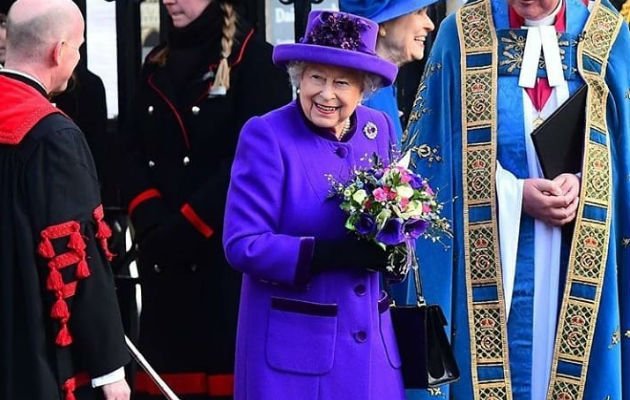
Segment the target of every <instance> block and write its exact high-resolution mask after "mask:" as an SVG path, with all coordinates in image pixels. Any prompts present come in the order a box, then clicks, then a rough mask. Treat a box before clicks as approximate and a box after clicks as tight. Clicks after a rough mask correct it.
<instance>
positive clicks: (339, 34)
mask: <svg viewBox="0 0 630 400" xmlns="http://www.w3.org/2000/svg"><path fill="white" fill-rule="evenodd" d="M319 19H320V21H321V23H320V24H319V25H317V26H315V27H314V28H313V29H312V30H311V33H309V34H308V36H307V37H306V38H304V39H303V40H302V42H303V43H306V44H315V45H318V46H328V47H336V48H339V49H344V50H358V49H359V48H362V47H365V46H364V45H363V42H362V41H361V32H363V31H365V30H366V29H368V28H369V25H368V24H367V23H366V22H364V21H361V20H360V19H357V18H351V17H349V16H347V15H342V14H335V13H331V12H323V13H322V14H321V15H320V17H319Z"/></svg>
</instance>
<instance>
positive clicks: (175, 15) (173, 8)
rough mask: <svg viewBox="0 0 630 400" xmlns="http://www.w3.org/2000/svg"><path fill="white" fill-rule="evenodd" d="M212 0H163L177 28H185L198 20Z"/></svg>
mask: <svg viewBox="0 0 630 400" xmlns="http://www.w3.org/2000/svg"><path fill="white" fill-rule="evenodd" d="M210 1H211V0H162V3H164V6H165V7H166V11H168V15H170V16H171V19H172V20H173V26H174V27H175V28H183V27H185V26H187V25H188V24H190V23H191V22H193V21H194V20H195V19H197V17H198V16H200V15H201V13H202V12H203V10H205V9H206V7H207V6H208V4H210Z"/></svg>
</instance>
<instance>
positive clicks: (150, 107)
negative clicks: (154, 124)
mask: <svg viewBox="0 0 630 400" xmlns="http://www.w3.org/2000/svg"><path fill="white" fill-rule="evenodd" d="M147 112H148V113H149V115H153V106H149V107H147Z"/></svg>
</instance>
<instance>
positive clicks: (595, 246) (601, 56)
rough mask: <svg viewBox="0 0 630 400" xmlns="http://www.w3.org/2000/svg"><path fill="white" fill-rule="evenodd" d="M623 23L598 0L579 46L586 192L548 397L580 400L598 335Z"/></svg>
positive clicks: (604, 267) (574, 234)
mask: <svg viewBox="0 0 630 400" xmlns="http://www.w3.org/2000/svg"><path fill="white" fill-rule="evenodd" d="M621 24H622V19H621V18H620V17H619V16H617V15H616V14H615V13H614V12H612V11H611V10H609V9H607V8H606V7H605V6H602V5H601V1H600V0H597V1H596V2H595V4H594V7H593V9H592V11H591V14H590V16H589V19H588V20H587V22H586V26H585V28H584V32H585V36H584V40H583V41H581V42H580V43H579V44H578V49H577V64H578V65H577V66H578V72H579V74H580V76H582V78H583V79H584V81H585V82H586V84H587V85H588V94H587V100H586V101H587V105H586V107H587V108H586V111H587V112H586V125H585V133H584V135H585V140H584V142H585V145H584V155H585V156H584V161H583V165H582V182H583V185H582V189H581V193H580V206H579V208H578V213H577V215H578V216H577V218H576V222H575V229H574V232H573V238H572V241H571V253H570V256H569V266H568V272H567V282H566V284H565V287H564V296H563V301H562V308H561V311H560V317H559V319H558V331H557V333H556V342H555V348H554V359H553V365H552V371H551V380H550V384H549V391H548V393H547V398H548V399H553V400H556V399H582V397H583V396H584V389H585V387H586V375H587V372H588V367H589V363H588V360H589V356H590V353H591V348H592V344H593V338H594V335H595V326H596V323H597V316H598V312H599V305H600V300H601V293H602V287H603V281H604V274H605V271H606V260H607V258H608V243H609V240H610V233H609V229H610V201H611V196H612V194H611V188H612V172H611V165H610V146H609V145H608V143H609V142H610V140H611V138H610V136H609V135H608V126H607V121H606V106H607V99H608V86H606V82H605V80H604V79H605V76H606V66H607V64H608V57H609V55H610V51H611V49H612V46H613V43H614V39H615V38H616V37H617V34H618V32H619V30H620V29H621ZM586 57H588V58H590V59H591V60H592V61H595V62H596V63H597V64H599V67H600V69H599V71H592V70H588V68H585V65H584V59H585V58H586ZM591 131H594V132H599V133H600V134H601V135H603V136H605V137H606V144H600V143H597V142H595V141H591V140H590V136H591V135H590V133H591ZM586 206H596V207H599V208H603V209H605V211H606V218H605V220H604V221H594V220H589V219H586V218H585V217H584V208H585V207H586ZM574 284H581V285H586V286H590V287H591V288H593V289H594V291H595V298H594V299H587V298H580V297H578V296H576V295H572V294H571V289H572V287H573V285H574ZM560 362H567V363H572V364H579V365H580V366H581V374H580V376H579V377H574V376H568V375H563V374H560V373H559V371H558V364H559V363H560Z"/></svg>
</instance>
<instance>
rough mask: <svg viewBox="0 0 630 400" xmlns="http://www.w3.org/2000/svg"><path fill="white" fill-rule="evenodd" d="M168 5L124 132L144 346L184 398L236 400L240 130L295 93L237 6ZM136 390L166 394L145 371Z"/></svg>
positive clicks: (169, 0) (199, 1)
mask: <svg viewBox="0 0 630 400" xmlns="http://www.w3.org/2000/svg"><path fill="white" fill-rule="evenodd" d="M163 5H164V6H165V7H166V10H167V11H168V14H169V16H170V19H169V27H168V29H169V30H168V36H167V40H166V43H163V44H161V45H159V46H157V47H156V48H155V49H154V50H153V51H152V52H150V53H149V55H148V56H147V58H146V61H145V64H144V67H143V71H142V79H141V86H140V88H139V89H138V93H137V98H136V107H137V109H136V112H135V113H134V117H133V120H132V121H131V124H130V126H128V127H126V128H125V132H126V133H125V142H126V153H127V157H126V158H127V168H126V175H125V176H124V177H123V179H122V181H123V191H124V196H125V198H126V201H127V204H128V212H129V217H130V221H131V224H132V226H133V230H134V240H135V242H136V243H137V244H138V245H137V249H138V254H139V256H138V264H139V268H140V274H141V279H142V302H143V306H142V314H141V320H140V339H139V347H140V350H141V351H142V352H143V353H144V354H145V356H146V357H147V359H148V360H149V361H150V362H151V363H152V364H153V366H154V367H155V368H156V370H157V371H158V373H160V375H161V376H162V377H163V378H164V379H165V380H166V382H167V383H168V384H170V386H171V387H172V388H173V389H174V391H175V392H176V393H177V394H178V395H179V396H181V397H182V398H184V399H229V398H231V397H232V392H233V389H232V386H233V378H232V377H233V364H234V340H235V329H236V316H237V310H238V298H239V288H240V275H239V274H237V273H236V272H235V271H234V270H232V269H231V268H230V267H229V266H228V264H227V262H226V260H225V256H224V253H223V248H222V246H221V236H222V231H223V214H224V207H225V197H226V192H227V187H228V183H229V176H230V167H231V163H232V159H233V156H234V152H235V148H236V143H237V139H238V133H239V131H240V128H241V126H242V125H243V124H244V123H245V121H247V120H248V119H249V118H250V117H252V116H254V115H261V114H263V113H265V112H267V111H269V110H271V109H273V108H276V107H278V106H280V105H282V104H286V103H287V102H288V101H290V99H291V88H290V86H289V80H288V77H287V76H286V74H285V73H284V72H282V71H280V70H278V69H276V68H275V67H274V66H273V64H272V61H271V53H272V48H271V46H270V45H268V44H267V43H265V42H263V41H262V40H259V39H258V37H257V35H256V33H255V31H254V29H252V27H250V26H249V25H248V23H247V22H246V21H245V20H244V19H243V18H242V17H241V16H240V15H239V13H238V11H237V9H236V6H237V5H236V4H235V3H234V2H232V1H228V0H163ZM135 391H136V398H137V399H149V398H158V397H159V391H158V389H157V388H156V387H155V386H153V385H152V383H151V382H150V381H149V379H148V377H147V376H146V375H145V374H142V373H140V374H139V375H137V379H136V381H135ZM152 396H156V397H152Z"/></svg>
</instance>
